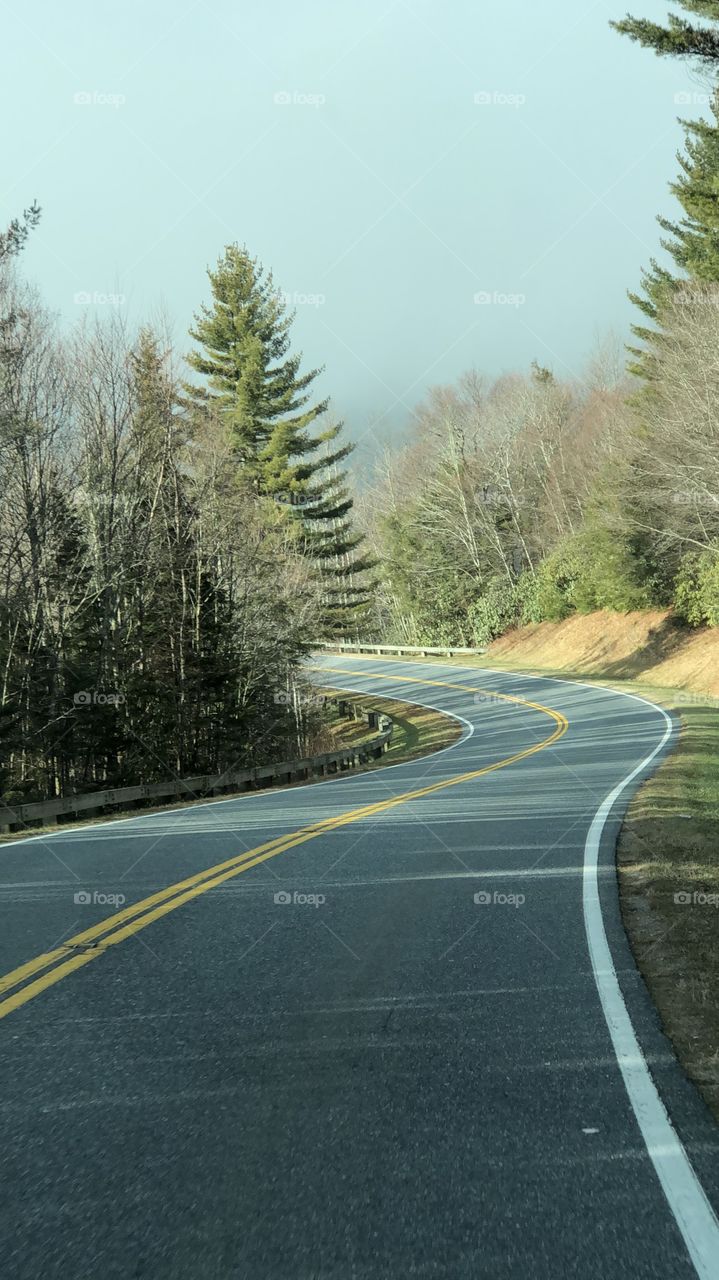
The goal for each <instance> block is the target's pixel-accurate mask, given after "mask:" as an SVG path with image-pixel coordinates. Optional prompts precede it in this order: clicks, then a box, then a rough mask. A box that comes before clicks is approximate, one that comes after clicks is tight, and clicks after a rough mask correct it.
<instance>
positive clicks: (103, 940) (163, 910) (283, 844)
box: [0, 667, 569, 1018]
mask: <svg viewBox="0 0 719 1280" xmlns="http://www.w3.org/2000/svg"><path fill="white" fill-rule="evenodd" d="M323 669H324V670H325V671H331V672H333V673H334V674H340V675H344V676H348V675H362V676H363V677H364V678H365V679H374V680H387V679H391V680H392V681H393V682H395V681H401V682H403V683H411V684H423V685H437V686H441V687H443V688H448V689H457V690H458V691H460V692H468V693H491V694H492V696H494V697H497V698H500V699H502V700H503V701H505V702H515V703H519V704H520V705H522V706H525V707H531V708H533V709H534V710H535V711H541V712H543V713H544V714H545V715H548V716H551V718H552V719H553V720H554V721H555V724H556V728H555V729H554V732H553V733H552V734H550V736H549V737H548V738H545V739H544V740H543V741H542V742H538V743H535V744H534V745H533V746H531V747H526V748H525V749H524V750H523V751H518V752H515V754H514V755H511V756H507V757H505V758H504V759H503V760H497V761H495V763H494V764H490V765H485V766H484V768H482V769H474V770H472V771H470V772H469V773H463V774H459V775H458V776H457V777H455V778H445V779H444V780H442V781H441V782H434V783H432V784H431V785H430V786H427V787H420V788H418V789H417V790H416V791H407V792H405V793H404V794H403V795H399V796H392V797H390V798H389V799H387V800H380V801H377V802H375V803H374V804H369V805H363V806H362V807H360V808H358V809H351V810H349V811H348V812H347V813H345V814H341V815H339V816H338V817H334V818H323V819H322V820H321V821H319V822H315V823H313V824H312V825H311V826H309V827H302V828H301V829H300V830H299V831H294V832H290V833H288V834H286V835H284V836H278V837H276V838H275V839H274V840H268V841H266V842H265V843H264V844H261V845H258V846H257V847H256V848H255V849H249V850H247V852H246V853H242V854H239V855H237V856H235V857H234V858H228V859H227V860H226V861H225V862H219V863H217V864H216V865H215V866H213V867H208V868H206V870H204V871H200V872H198V873H197V874H196V875H193V876H189V877H188V878H187V879H185V880H180V881H178V882H177V883H176V884H173V885H169V886H168V887H167V888H166V889H162V890H160V891H159V892H158V893H154V894H152V895H151V896H150V897H148V898H143V899H142V900H141V901H140V902H135V903H133V904H132V905H131V906H129V907H126V908H124V910H122V911H118V912H116V914H115V915H113V916H108V917H107V918H106V919H105V920H102V921H100V922H99V924H95V925H92V926H91V927H90V928H89V929H85V930H84V931H83V932H82V933H78V934H75V935H74V937H72V938H70V939H68V941H67V942H66V943H65V944H64V945H63V946H62V947H56V948H55V949H54V950H52V951H47V952H45V953H43V954H42V955H39V956H35V957H34V959H32V960H28V961H27V963H26V964H23V965H20V966H19V967H18V968H17V969H13V970H12V971H11V972H9V973H6V974H5V975H4V976H3V977H2V978H0V993H1V992H4V991H9V990H10V989H11V988H13V987H17V986H20V984H22V983H23V982H26V980H27V979H28V978H32V977H33V975H35V974H39V975H40V976H39V977H35V979H34V981H32V982H29V983H28V984H27V985H26V986H22V987H21V989H20V990H19V991H16V992H15V993H14V994H13V995H11V996H8V997H7V998H6V999H4V1000H0V1018H4V1017H6V1016H7V1014H9V1013H12V1012H13V1011H14V1010H15V1009H18V1008H20V1006H21V1005H23V1004H26V1003H27V1002H28V1001H29V1000H32V999H34V997H35V996H37V995H40V993H41V992H43V991H46V990H47V988H48V987H50V986H53V985H54V984H55V983H56V982H59V981H60V980H61V978H64V977H66V976H67V975H68V974H70V973H74V972H75V970H76V969H79V968H81V967H82V966H83V965H85V964H89V962H90V961H91V960H96V959H97V958H98V957H99V956H101V955H103V954H104V952H105V951H106V950H107V948H108V947H110V946H114V945H115V944H116V943H118V942H123V941H125V939H126V938H129V937H132V935H133V934H135V933H138V932H139V931H140V930H141V929H144V928H145V927H146V926H147V925H149V924H152V923H154V921H155V920H160V919H161V918H162V917H163V916H165V915H167V914H168V913H169V912H170V911H175V910H176V909H177V908H178V907H181V906H184V904H185V903H186V902H191V901H192V899H193V898H197V897H199V896H200V894H203V893H207V892H208V890H210V889H214V888H215V887H216V886H217V885H219V884H223V883H224V881H225V880H230V879H232V878H233V877H234V876H238V875H241V874H242V873H243V872H244V871H249V870H250V868H251V867H256V866H258V865H259V864H260V863H262V862H266V861H267V860H268V859H269V858H276V857H277V856H278V855H279V854H280V853H285V852H286V850H287V849H292V848H294V847H295V846H296V845H299V844H304V843H306V842H307V841H308V840H314V839H316V838H317V837H318V836H321V835H325V834H326V833H327V832H329V831H335V830H337V829H338V828H339V827H344V826H348V825H349V824H351V823H354V822H358V821H360V820H361V819H362V818H366V817H371V816H374V815H375V814H379V813H384V812H385V811H386V810H388V809H393V808H395V807H396V806H397V805H400V804H406V803H407V802H408V801H410V800H417V799H420V798H421V797H422V796H428V795H432V794H434V793H435V792H437V791H442V790H444V789H445V788H447V787H454V786H457V785H458V784H459V783H461V782H469V781H471V780H472V779H474V778H480V777H483V776H484V775H485V774H488V773H493V772H495V771H496V770H497V769H504V768H506V767H507V765H510V764H515V763H516V762H517V761H518V760H524V759H525V758H526V757H528V756H532V755H534V754H536V752H538V751H543V750H544V749H545V748H546V747H549V746H551V745H552V743H554V742H556V741H557V740H558V739H559V738H561V736H562V734H564V733H566V731H567V729H568V728H569V724H568V721H567V720H566V718H565V717H564V716H563V715H562V714H561V712H559V711H554V710H552V708H551V707H545V706H543V705H542V704H541V703H539V702H529V701H528V700H527V699H526V698H518V697H515V696H514V695H513V694H510V693H495V692H494V691H492V690H488V689H479V688H477V686H476V685H460V684H454V683H451V682H448V681H445V680H420V679H418V678H417V677H415V676H396V675H393V676H390V677H388V676H387V675H374V674H373V675H372V676H369V675H368V674H367V673H366V672H352V671H347V670H341V669H337V668H331V667H325V668H323ZM73 947H81V948H87V949H83V950H82V951H80V953H79V954H75V955H70V956H68V949H69V948H73ZM52 966H54V968H53V967H52ZM44 969H45V970H49V972H46V973H42V970H44Z"/></svg>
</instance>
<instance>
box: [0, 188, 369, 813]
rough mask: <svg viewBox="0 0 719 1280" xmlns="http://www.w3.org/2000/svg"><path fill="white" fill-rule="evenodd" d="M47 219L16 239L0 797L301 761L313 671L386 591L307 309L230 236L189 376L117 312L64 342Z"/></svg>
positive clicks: (1, 594) (0, 536)
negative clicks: (27, 247) (34, 285)
mask: <svg viewBox="0 0 719 1280" xmlns="http://www.w3.org/2000/svg"><path fill="white" fill-rule="evenodd" d="M38 218H39V210H38V209H37V207H36V206H33V207H32V208H31V209H29V210H27V211H26V213H25V215H24V216H23V217H22V218H20V219H17V220H15V221H14V222H13V223H12V224H11V225H10V227H9V228H8V229H7V231H6V232H5V233H3V234H2V235H0V493H1V494H2V502H1V505H0V796H2V802H3V804H5V805H8V806H10V807H12V805H13V804H16V803H20V802H22V801H25V800H32V799H43V798H47V797H52V796H56V795H62V794H65V793H68V792H72V791H74V792H78V791H84V790H92V789H93V788H95V787H98V788H99V787H102V788H104V787H108V786H113V785H121V784H129V783H135V782H141V781H152V780H156V779H165V778H168V777H172V776H173V775H174V776H188V775H195V774H202V773H222V772H224V771H226V770H229V769H232V768H241V767H245V766H248V765H252V764H256V763H262V762H265V761H268V760H271V759H273V758H274V759H276V758H283V757H287V755H292V754H303V752H305V750H306V747H307V742H308V736H309V735H310V734H311V732H312V731H313V724H312V719H311V711H310V710H308V706H309V705H310V704H308V701H307V699H306V698H303V697H302V695H301V689H302V677H301V664H302V662H303V660H304V658H305V657H306V655H307V653H308V649H309V645H310V643H311V641H313V640H315V639H316V638H317V637H318V636H321V635H332V634H335V633H336V632H337V631H338V630H339V631H344V630H345V629H346V628H347V627H348V626H349V625H350V623H349V621H348V619H350V618H353V617H354V616H355V615H357V616H358V618H359V616H360V615H361V614H362V612H363V610H366V608H367V602H368V599H369V590H370V589H369V587H368V581H369V579H368V576H367V570H368V568H369V561H368V559H367V557H366V556H364V555H363V552H362V548H361V545H360V544H361V538H360V537H359V535H357V534H355V533H354V532H353V529H352V524H351V519H352V500H351V497H350V495H349V492H348V487H347V481H346V477H345V474H344V471H343V468H342V464H343V461H344V459H345V458H346V457H347V455H348V453H349V450H350V446H348V445H347V444H342V443H340V441H339V439H338V437H339V434H340V426H339V425H338V424H337V423H335V422H333V421H332V420H331V419H329V417H328V406H327V404H326V403H319V404H317V403H315V404H312V403H311V401H310V396H311V387H312V383H313V381H314V378H315V376H316V373H317V371H311V372H309V373H302V372H301V371H300V360H299V357H298V356H296V355H292V354H290V351H289V347H290V324H291V317H290V316H289V315H288V314H287V313H286V311H285V309H284V307H283V304H282V302H281V299H280V296H279V294H278V293H277V291H276V290H275V288H274V286H273V284H272V280H271V277H269V276H266V275H265V274H264V273H263V271H262V269H261V267H259V265H258V264H257V263H256V262H255V261H254V260H253V259H252V258H251V257H250V256H249V254H248V253H247V252H246V251H245V250H244V249H240V248H238V247H237V246H230V247H228V249H227V250H226V252H225V254H224V255H223V257H222V258H221V259H220V262H219V264H218V266H217V269H216V270H215V271H213V272H211V273H210V282H211V287H212V303H211V305H210V306H209V307H206V308H203V309H202V311H201V313H200V315H199V317H198V320H197V324H196V326H195V329H194V333H193V336H194V338H195V339H196V342H197V344H198V345H197V346H196V347H195V349H194V352H193V354H192V355H191V356H190V368H189V369H187V370H185V372H184V375H183V372H182V370H181V369H179V368H178V361H177V359H176V357H175V356H174V355H173V352H172V350H171V349H170V344H169V343H168V342H167V341H166V339H165V338H164V337H163V335H162V334H161V333H158V332H155V331H153V330H152V329H151V328H143V329H141V330H140V331H139V332H138V333H130V332H129V331H128V329H127V327H126V326H125V324H124V323H123V322H122V321H121V320H120V319H119V318H118V317H117V315H115V316H114V317H113V318H111V319H109V320H102V321H89V322H87V323H84V324H81V325H79V326H78V327H77V328H76V329H74V330H73V331H72V332H70V333H69V334H67V333H64V334H63V333H61V332H60V331H59V330H58V328H57V325H56V323H55V321H54V319H53V317H51V316H50V315H49V314H48V312H47V310H46V309H45V308H44V306H43V305H42V303H41V301H40V299H39V298H38V296H37V294H36V293H35V291H34V290H33V289H31V288H30V287H29V286H28V285H27V284H25V283H24V282H23V280H22V279H21V277H20V276H19V275H18V272H17V261H16V260H17V258H18V254H19V253H20V251H21V250H22V248H23V245H24V243H25V240H26V238H27V236H28V234H29V233H30V232H31V231H32V229H33V227H34V226H35V224H36V223H37V220H38ZM356 625H357V626H361V625H362V624H361V623H360V622H359V621H358V622H357V624H356Z"/></svg>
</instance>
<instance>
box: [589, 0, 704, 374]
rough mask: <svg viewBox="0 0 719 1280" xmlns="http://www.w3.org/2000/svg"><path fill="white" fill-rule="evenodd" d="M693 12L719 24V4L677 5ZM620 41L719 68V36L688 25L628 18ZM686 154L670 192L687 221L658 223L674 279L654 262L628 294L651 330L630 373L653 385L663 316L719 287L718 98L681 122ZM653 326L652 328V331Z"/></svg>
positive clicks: (637, 330)
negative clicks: (700, 291) (679, 301)
mask: <svg viewBox="0 0 719 1280" xmlns="http://www.w3.org/2000/svg"><path fill="white" fill-rule="evenodd" d="M679 3H680V4H681V5H682V7H683V8H684V9H686V10H687V11H688V12H691V13H696V14H698V15H699V16H700V17H703V18H708V19H709V20H710V21H714V22H719V0H679ZM611 25H612V26H613V27H615V29H616V30H617V31H619V32H621V33H622V34H623V35H628V36H629V37H630V39H632V40H636V41H638V42H639V43H640V44H642V45H644V46H648V47H650V48H654V50H655V51H656V53H657V54H658V55H660V56H671V55H673V56H675V57H684V58H692V59H693V60H694V61H695V62H698V63H699V65H700V66H702V67H704V68H705V69H706V68H708V67H711V68H712V69H715V66H716V64H717V62H719V30H714V29H713V28H710V27H704V26H700V27H697V26H692V25H691V24H690V23H688V22H686V21H685V20H684V19H679V18H676V17H674V16H671V15H670V16H669V18H668V25H667V26H666V27H661V26H658V25H657V24H656V23H653V22H649V21H647V20H646V19H643V18H633V17H630V16H628V17H627V18H626V19H624V20H623V21H621V22H614V23H612V24H611ZM683 123H684V130H685V135H686V142H685V149H684V152H680V153H679V154H678V156H677V159H678V161H679V165H680V170H681V172H680V174H679V178H678V179H677V181H676V182H673V183H672V184H671V187H670V189H671V191H672V193H673V195H675V196H676V197H677V199H678V200H679V203H680V205H681V207H682V209H683V211H684V216H683V217H682V218H681V219H680V220H679V221H678V222H673V221H671V220H669V219H668V218H663V217H660V218H658V219H657V221H658V222H659V225H660V226H661V228H662V230H663V231H664V232H665V238H663V239H662V241H661V243H662V247H663V248H664V249H666V251H667V252H668V253H669V254H670V255H671V257H672V258H673V260H674V263H675V264H676V268H677V269H678V271H677V273H676V274H675V272H674V271H673V270H672V269H671V268H669V267H667V266H663V265H660V264H659V263H658V262H656V261H655V260H652V261H651V263H650V267H649V270H647V271H645V272H644V273H643V278H642V292H641V293H638V294H637V293H631V294H630V295H629V296H630V298H631V300H632V302H634V303H635V305H636V306H637V307H638V308H639V309H640V311H641V312H642V313H643V316H644V317H645V319H646V320H647V321H649V322H650V324H649V325H647V324H646V323H640V324H636V325H633V326H632V331H633V333H634V335H635V337H637V338H638V339H639V340H640V342H641V344H642V345H641V346H638V347H632V348H630V350H631V352H632V354H633V356H634V357H635V359H634V363H633V364H632V365H631V366H630V368H631V370H632V372H633V373H636V374H638V375H639V376H640V377H642V378H644V379H645V380H646V381H647V382H651V381H652V379H653V377H654V373H655V362H656V359H657V353H656V338H657V333H658V332H660V331H661V328H662V312H663V310H664V308H665V307H666V306H667V305H668V304H670V303H671V302H672V300H676V298H677V295H680V294H681V291H682V290H683V289H685V288H687V289H688V294H689V295H691V289H692V286H693V285H697V284H698V285H712V284H716V283H719V98H718V97H717V94H716V92H715V94H714V96H713V98H712V102H711V119H710V120H708V121H707V120H698V121H684V122H683ZM651 326H653V327H651Z"/></svg>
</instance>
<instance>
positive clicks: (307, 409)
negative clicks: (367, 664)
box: [185, 245, 372, 633]
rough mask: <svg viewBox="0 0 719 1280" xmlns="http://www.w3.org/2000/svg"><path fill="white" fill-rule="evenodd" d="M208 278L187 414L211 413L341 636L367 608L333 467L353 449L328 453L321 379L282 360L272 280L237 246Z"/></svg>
mask: <svg viewBox="0 0 719 1280" xmlns="http://www.w3.org/2000/svg"><path fill="white" fill-rule="evenodd" d="M208 274H209V278H210V284H211V287H212V295H213V303H212V306H211V307H207V306H203V307H202V309H201V311H200V314H199V315H198V316H197V318H196V322H195V326H194V328H193V329H191V330H190V336H191V337H192V338H194V339H195V341H196V342H197V343H198V344H199V348H200V349H199V350H195V351H193V352H192V353H191V354H190V356H189V357H188V360H189V364H190V366H191V367H192V368H193V369H194V370H195V372H196V373H198V374H200V375H201V377H202V378H203V380H204V381H203V383H202V384H201V385H199V386H197V385H194V384H186V387H185V391H186V395H187V403H188V405H189V408H190V411H191V413H192V412H195V413H196V412H203V411H206V410H207V409H208V408H212V409H214V411H215V412H216V413H218V414H219V417H220V420H221V421H222V422H223V423H224V424H225V425H226V427H227V430H228V434H229V438H230V441H231V444H232V446H233V448H234V450H235V453H236V457H237V462H238V466H239V469H240V472H241V474H242V476H243V477H244V478H246V479H247V480H248V481H249V483H250V485H251V487H252V489H253V490H254V492H255V493H256V494H257V496H258V497H260V498H262V497H264V498H271V499H274V500H275V501H276V502H279V503H280V504H281V505H282V506H284V507H286V509H287V512H288V518H289V519H291V520H293V521H294V522H295V523H296V528H297V539H298V544H299V546H300V547H301V549H302V550H303V551H304V552H305V554H307V555H308V556H310V557H311V558H312V559H314V560H315V561H316V562H317V565H318V568H319V570H320V573H321V575H322V580H323V593H324V597H325V600H326V626H327V629H328V630H329V631H331V632H335V633H337V632H344V631H345V630H346V629H347V628H348V627H349V626H350V625H353V626H357V625H359V616H360V614H361V612H362V611H363V610H364V609H365V608H366V603H367V596H368V588H367V586H366V585H365V584H364V583H363V582H362V581H361V577H362V575H363V574H364V573H365V571H366V570H367V569H369V568H370V567H371V563H372V562H371V561H370V560H368V559H367V558H366V557H363V556H362V554H361V552H360V551H359V548H360V545H361V543H362V541H363V539H362V537H361V536H358V535H356V534H354V533H353V531H352V522H351V512H352V505H353V503H352V498H351V496H350V494H349V492H348V488H347V484H346V479H345V475H344V473H343V472H342V471H341V470H340V467H339V464H340V463H341V462H342V461H344V459H345V458H346V457H347V456H348V455H349V454H350V453H351V451H352V449H353V447H354V446H353V445H352V444H340V445H338V446H337V447H334V446H335V441H337V439H338V436H339V434H340V432H341V429H342V424H341V423H335V424H331V425H330V426H327V427H323V426H320V425H319V423H318V419H320V418H321V417H322V415H323V414H325V412H326V410H327V407H328V402H327V400H323V401H316V402H314V403H313V402H312V398H311V388H312V385H313V383H314V381H315V379H316V377H317V376H318V374H319V373H320V370H319V369H312V370H310V371H309V372H307V373H301V372H300V365H301V356H300V355H299V354H292V353H291V351H290V341H291V340H290V330H291V325H292V315H291V314H289V313H288V312H287V308H286V305H285V303H284V302H283V300H282V298H281V296H280V294H279V293H278V291H277V289H276V288H275V286H274V283H273V279H272V275H271V274H270V273H266V272H265V271H264V269H263V268H262V266H261V265H260V264H259V263H258V262H257V260H256V259H254V258H251V257H250V256H249V254H248V252H247V250H246V249H244V248H241V247H240V246H238V245H228V246H227V248H226V249H225V253H224V255H223V256H222V257H221V258H220V259H219V261H218V264H217V267H216V269H215V270H214V271H210V272H209V273H208ZM315 423H317V429H315V430H313V426H314V424H315Z"/></svg>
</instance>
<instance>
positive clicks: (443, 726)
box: [0, 688, 462, 845]
mask: <svg viewBox="0 0 719 1280" xmlns="http://www.w3.org/2000/svg"><path fill="white" fill-rule="evenodd" d="M324 692H325V693H327V694H328V695H330V696H333V697H334V696H335V695H336V694H338V693H341V692H342V690H338V689H330V688H326V689H325V690H324ZM348 696H349V698H350V700H351V701H352V702H353V703H355V704H356V705H357V706H361V707H364V708H366V709H367V710H373V711H380V712H383V713H384V714H385V715H388V716H391V717H392V721H393V724H394V729H393V733H392V740H391V742H390V746H389V749H388V750H387V751H386V752H385V753H384V755H383V756H382V757H381V759H379V760H370V761H369V762H368V763H367V764H365V765H361V766H360V767H358V768H357V769H353V770H352V772H353V773H367V772H369V771H370V770H374V769H382V768H384V766H385V765H388V764H403V763H404V762H405V761H407V760H415V759H417V758H419V757H420V756H426V755H431V754H432V753H433V752H435V751H440V750H442V748H443V747H448V746H450V745H451V744H452V743H453V742H456V741H457V739H458V738H459V737H460V736H461V733H462V726H461V724H459V722H458V721H457V720H453V719H452V718H451V717H450V716H446V715H443V714H442V712H440V711H431V710H429V709H428V708H427V707H418V706H416V705H415V704H414V703H408V702H399V701H397V699H395V698H380V697H378V696H377V695H376V694H371V695H369V694H368V695H363V694H357V693H352V694H350V695H348ZM376 734H377V730H376V729H369V728H368V727H367V724H366V723H365V722H364V721H362V720H345V719H342V720H336V721H333V722H331V723H330V724H329V725H327V726H326V728H325V736H326V741H325V742H323V743H322V744H321V745H320V746H318V748H317V752H318V754H320V753H322V752H325V751H340V750H341V749H342V748H343V747H349V746H359V745H360V744H361V743H362V742H365V741H366V740H367V739H368V738H372V737H376ZM322 781H323V779H322V778H312V779H309V780H306V781H302V782H294V783H291V784H289V785H291V786H308V785H311V784H312V783H314V782H322ZM281 786H282V789H286V788H287V786H288V784H287V783H286V782H285V783H282V784H281ZM273 789H274V788H271V787H267V788H266V790H268V791H270V790H273ZM257 794H258V792H256V791H240V792H235V793H232V792H228V793H227V794H225V795H222V796H208V797H203V798H200V799H197V800H193V799H191V798H189V799H188V798H187V797H183V798H182V799H181V800H177V801H176V802H174V803H172V804H161V805H152V806H149V807H147V808H144V807H143V808H141V809H140V808H128V809H123V810H120V809H117V810H115V811H114V812H113V813H107V814H103V815H101V816H97V817H94V818H85V819H82V818H77V819H73V820H72V821H70V822H68V823H60V824H55V823H48V824H46V825H45V826H42V827H40V826H38V827H28V828H27V830H25V831H10V832H4V833H3V834H2V835H0V845H2V844H7V843H12V842H13V841H15V840H24V839H26V838H27V836H41V835H52V834H53V833H54V832H56V831H63V830H68V829H70V828H72V829H73V830H74V829H75V828H76V827H89V826H97V825H98V824H102V823H107V822H114V821H116V820H117V819H118V818H120V819H122V818H130V817H140V816H142V817H145V816H148V817H149V816H150V815H151V814H153V813H173V812H175V811H179V810H182V809H190V808H196V807H197V806H199V805H206V804H216V803H217V801H218V800H233V799H236V800H243V799H246V798H247V797H248V796H252V795H257Z"/></svg>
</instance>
